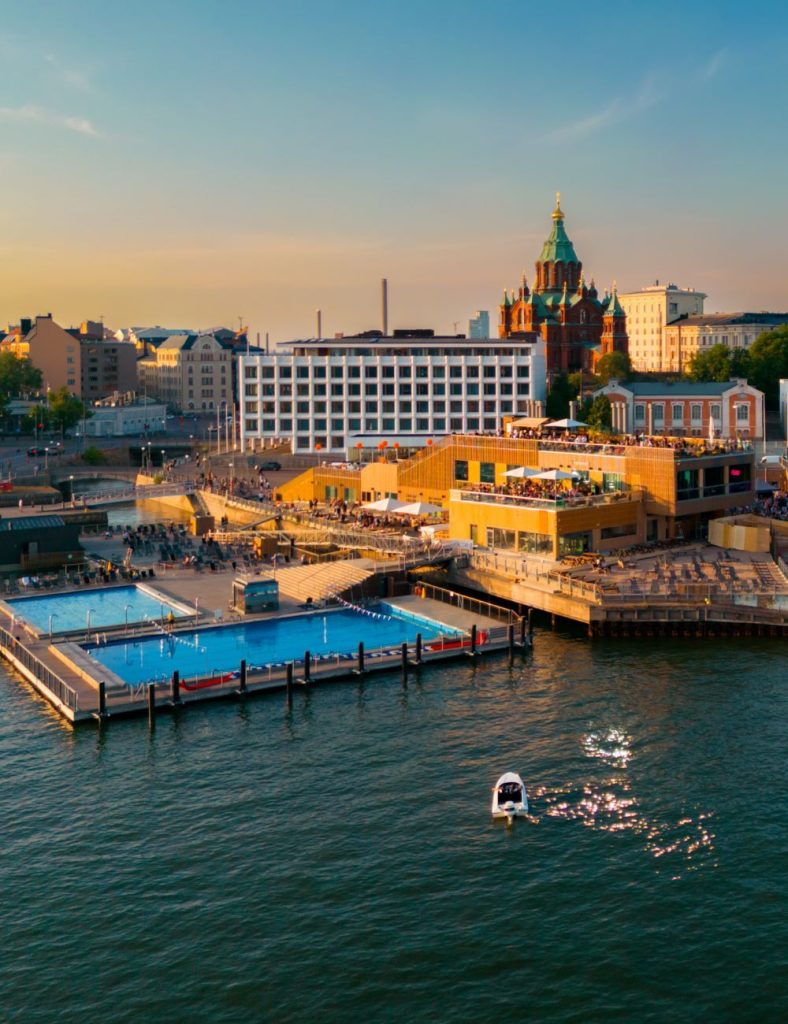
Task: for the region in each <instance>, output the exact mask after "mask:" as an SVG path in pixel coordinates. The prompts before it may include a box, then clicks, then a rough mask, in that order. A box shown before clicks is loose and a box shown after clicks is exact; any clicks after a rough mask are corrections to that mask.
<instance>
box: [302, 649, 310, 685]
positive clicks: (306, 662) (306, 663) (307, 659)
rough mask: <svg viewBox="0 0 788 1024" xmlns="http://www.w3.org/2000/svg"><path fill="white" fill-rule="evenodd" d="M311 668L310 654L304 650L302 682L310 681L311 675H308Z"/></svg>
mask: <svg viewBox="0 0 788 1024" xmlns="http://www.w3.org/2000/svg"><path fill="white" fill-rule="evenodd" d="M311 668H312V655H311V654H310V653H309V651H304V678H303V680H302V682H304V683H311V682H312V676H311V675H310V670H311Z"/></svg>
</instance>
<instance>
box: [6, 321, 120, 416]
mask: <svg viewBox="0 0 788 1024" xmlns="http://www.w3.org/2000/svg"><path fill="white" fill-rule="evenodd" d="M102 336H103V328H102V327H101V325H99V324H94V323H92V322H91V321H85V322H84V323H83V324H82V325H81V327H72V328H69V329H65V328H63V327H61V326H60V324H58V323H56V322H55V321H54V320H53V319H52V314H51V313H48V314H47V315H46V316H37V317H36V318H35V321H33V320H31V319H22V320H20V322H19V324H18V325H17V326H15V327H13V328H11V329H10V331H9V333H8V335H7V336H6V337H5V338H4V339H3V341H2V342H0V351H7V352H12V353H13V354H14V355H15V356H17V358H19V359H23V358H28V359H30V361H31V362H32V364H33V366H35V367H36V368H37V369H39V370H40V371H41V374H42V387H43V389H44V390H45V391H59V390H60V388H66V390H68V391H70V392H71V393H72V394H73V395H78V396H79V397H81V398H84V399H86V400H87V401H95V400H96V399H99V398H106V397H107V395H111V394H113V393H114V392H115V391H129V390H132V389H133V388H135V387H136V385H137V355H136V351H135V349H134V346H133V345H130V344H128V343H127V342H118V341H114V340H111V341H105V340H103V338H102Z"/></svg>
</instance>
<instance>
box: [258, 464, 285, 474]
mask: <svg viewBox="0 0 788 1024" xmlns="http://www.w3.org/2000/svg"><path fill="white" fill-rule="evenodd" d="M281 468H282V467H281V465H280V464H279V463H278V462H261V463H260V469H264V470H267V471H268V472H270V473H275V472H276V470H277V469H281Z"/></svg>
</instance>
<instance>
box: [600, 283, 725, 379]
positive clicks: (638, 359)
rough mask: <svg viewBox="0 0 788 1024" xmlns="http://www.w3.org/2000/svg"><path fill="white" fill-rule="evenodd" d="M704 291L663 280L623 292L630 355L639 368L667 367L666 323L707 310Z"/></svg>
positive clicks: (621, 296) (620, 296) (621, 299)
mask: <svg viewBox="0 0 788 1024" xmlns="http://www.w3.org/2000/svg"><path fill="white" fill-rule="evenodd" d="M705 298H706V295H705V293H704V292H699V291H696V290H695V289H694V288H679V287H678V285H675V284H667V285H662V284H660V283H659V281H656V282H655V283H654V284H652V285H649V286H648V287H646V288H643V289H641V291H638V292H625V293H624V294H622V295H619V297H618V299H619V302H620V303H621V307H622V309H623V310H624V312H625V313H626V315H627V334H628V335H629V358H630V361H631V363H632V367H633V369H635V370H650V371H655V370H656V371H659V370H667V369H669V367H668V366H667V365H666V355H665V328H666V325H667V324H669V323H671V322H672V321H674V320H678V319H679V317H682V316H683V317H687V316H695V315H696V314H698V313H702V312H703V302H704V300H705Z"/></svg>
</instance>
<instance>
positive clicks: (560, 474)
mask: <svg viewBox="0 0 788 1024" xmlns="http://www.w3.org/2000/svg"><path fill="white" fill-rule="evenodd" d="M531 479H532V480H552V481H553V483H554V484H555V487H553V495H556V494H557V493H558V481H559V480H571V479H572V474H571V473H565V472H564V471H563V469H546V470H545V471H544V472H543V473H537V474H536V475H535V476H532V477H531Z"/></svg>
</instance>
